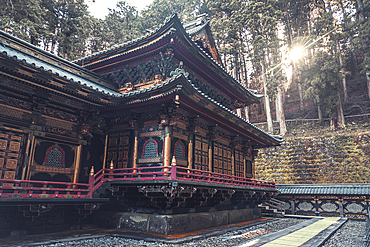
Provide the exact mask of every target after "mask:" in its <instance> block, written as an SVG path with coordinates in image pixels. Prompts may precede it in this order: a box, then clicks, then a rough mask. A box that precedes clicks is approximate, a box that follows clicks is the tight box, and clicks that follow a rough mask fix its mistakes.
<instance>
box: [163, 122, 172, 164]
mask: <svg viewBox="0 0 370 247" xmlns="http://www.w3.org/2000/svg"><path fill="white" fill-rule="evenodd" d="M164 144H165V146H164V153H163V166H170V165H171V163H170V162H171V157H170V156H171V136H170V127H169V126H166V127H165V137H164Z"/></svg>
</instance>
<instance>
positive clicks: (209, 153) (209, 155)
mask: <svg viewBox="0 0 370 247" xmlns="http://www.w3.org/2000/svg"><path fill="white" fill-rule="evenodd" d="M212 160H213V159H212V142H209V143H208V171H210V172H212V170H213V169H212Z"/></svg>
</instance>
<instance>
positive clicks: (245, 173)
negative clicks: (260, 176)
mask: <svg viewBox="0 0 370 247" xmlns="http://www.w3.org/2000/svg"><path fill="white" fill-rule="evenodd" d="M243 166H244V174H243V176H244V177H245V178H246V177H247V159H246V158H245V155H244V157H243Z"/></svg>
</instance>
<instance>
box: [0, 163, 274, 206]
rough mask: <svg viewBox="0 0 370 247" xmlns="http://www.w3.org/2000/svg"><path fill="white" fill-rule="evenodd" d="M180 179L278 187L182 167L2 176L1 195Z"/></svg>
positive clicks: (73, 193) (85, 194)
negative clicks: (45, 177)
mask: <svg viewBox="0 0 370 247" xmlns="http://www.w3.org/2000/svg"><path fill="white" fill-rule="evenodd" d="M158 180H178V181H189V182H199V183H206V184H215V185H229V186H240V187H244V188H245V187H251V188H263V189H275V183H271V182H266V181H259V180H254V179H250V178H242V177H237V176H232V175H226V174H221V173H216V172H209V171H202V170H197V169H189V168H186V167H180V166H156V167H138V168H118V169H102V170H100V171H98V172H97V173H96V174H94V172H93V170H92V172H91V174H90V177H89V183H88V184H83V183H66V182H52V181H34V180H13V179H0V198H55V199H56V198H60V199H65V198H67V199H68V198H92V197H93V193H96V191H97V189H98V188H101V187H102V185H103V184H104V183H107V182H112V181H118V182H119V181H158Z"/></svg>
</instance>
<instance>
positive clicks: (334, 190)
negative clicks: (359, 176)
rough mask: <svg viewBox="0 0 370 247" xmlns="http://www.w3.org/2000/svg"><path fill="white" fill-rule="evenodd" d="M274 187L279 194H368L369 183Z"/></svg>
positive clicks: (369, 193) (369, 191)
mask: <svg viewBox="0 0 370 247" xmlns="http://www.w3.org/2000/svg"><path fill="white" fill-rule="evenodd" d="M276 189H277V190H278V191H279V193H281V194H292V195H293V194H294V195H309V194H321V195H370V184H304V185H286V184H280V185H276Z"/></svg>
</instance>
